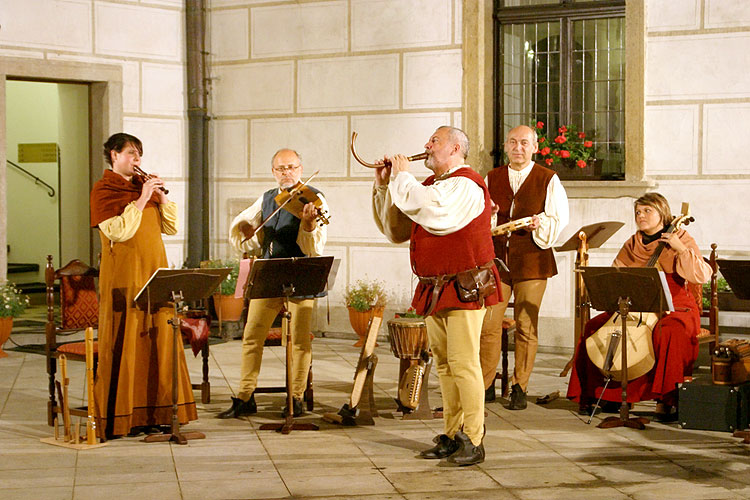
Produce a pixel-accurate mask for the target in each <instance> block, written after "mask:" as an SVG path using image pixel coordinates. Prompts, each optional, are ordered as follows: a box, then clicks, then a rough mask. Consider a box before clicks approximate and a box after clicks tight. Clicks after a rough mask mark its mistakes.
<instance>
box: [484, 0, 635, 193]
mask: <svg viewBox="0 0 750 500" xmlns="http://www.w3.org/2000/svg"><path fill="white" fill-rule="evenodd" d="M502 3H503V0H495V2H494V8H493V16H492V17H493V21H492V34H493V61H492V64H493V74H494V78H493V89H492V99H493V101H492V102H493V110H494V117H493V118H494V123H495V127H494V130H493V132H494V136H493V140H494V144H495V147H494V148H493V150H492V152H491V153H490V154H491V156H492V161H493V163H494V164H497V163H500V162H502V159H503V147H502V145H503V141H504V129H505V121H504V116H505V110H504V102H503V99H502V97H501V93H502V89H503V81H504V76H505V75H504V72H503V69H504V65H503V61H502V60H501V58H502V53H503V50H502V49H503V45H502V44H503V37H502V27H503V25H507V24H525V23H543V22H559V23H560V89H559V92H560V111H559V112H560V120H561V123H570V103H571V101H572V94H571V91H572V85H564V83H565V82H567V83H570V82H571V81H572V61H573V57H574V54H573V51H572V50H571V46H572V36H573V23H574V22H575V21H582V20H595V19H606V18H615V17H616V18H622V19H623V21H624V22H625V23H626V24H627V16H626V9H625V0H606V1H599V2H576V3H573V2H571V1H570V0H560V3H558V4H555V5H534V6H526V7H523V6H521V7H516V6H514V7H504V6H502ZM625 32H626V38H625V41H626V60H627V40H628V35H627V27H626V28H625ZM627 75H628V69H627V63H626V71H625V82H627ZM627 109H628V103H627V98H626V99H625V100H624V108H623V112H624V116H625V118H626V120H625V122H626V124H627V116H628V112H627ZM626 127H627V125H626ZM626 137H627V132H626V133H625V136H624V137H623V143H624V144H625V143H626V142H627V141H626ZM622 171H623V174H624V179H628V168H627V159H624V160H623V165H622ZM596 182H603V181H602V180H597V181H596ZM614 182H621V181H614Z"/></svg>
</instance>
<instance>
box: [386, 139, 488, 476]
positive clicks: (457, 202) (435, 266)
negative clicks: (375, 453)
mask: <svg viewBox="0 0 750 500" xmlns="http://www.w3.org/2000/svg"><path fill="white" fill-rule="evenodd" d="M425 150H426V152H427V155H428V156H427V159H426V160H425V166H426V167H427V168H429V169H430V170H432V171H433V172H434V175H431V176H430V177H428V178H427V179H426V180H425V181H424V182H423V183H420V182H419V181H417V179H416V178H415V177H414V175H412V174H411V173H410V172H409V161H408V159H407V157H406V156H404V155H395V156H393V157H392V158H388V157H386V159H385V161H384V162H383V163H384V165H383V166H382V167H379V168H378V169H377V170H376V173H375V187H374V190H373V214H374V216H375V222H376V224H377V226H378V229H380V231H381V232H383V234H385V235H386V237H388V239H389V240H390V241H392V242H394V243H401V242H403V241H407V240H411V245H410V257H411V264H412V269H413V270H414V273H415V274H416V275H417V276H418V277H419V284H418V285H417V289H416V290H415V292H414V298H413V300H412V306H413V307H414V308H415V309H416V311H417V313H418V314H421V315H424V316H425V324H426V326H427V337H428V338H429V341H430V347H431V349H432V354H433V356H434V359H435V363H436V366H437V372H438V375H439V379H440V390H441V393H442V396H443V428H444V433H443V434H440V435H438V436H436V437H435V439H434V440H433V441H434V442H435V443H436V445H435V446H434V447H432V448H429V449H427V450H424V451H423V452H421V453H420V456H421V457H422V458H426V459H442V458H447V459H448V462H450V463H452V464H455V465H473V464H478V463H480V462H483V461H484V445H483V443H482V441H483V437H484V402H483V395H484V385H483V382H482V371H481V367H480V364H479V332H480V328H481V325H482V319H483V317H484V313H485V306H490V305H492V304H496V303H497V302H498V301H499V297H498V292H497V286H496V284H497V283H498V282H499V278H500V277H499V275H498V273H497V269H496V268H495V265H494V262H493V259H494V257H495V255H494V251H493V248H492V239H491V236H490V233H489V231H488V230H487V228H488V227H489V225H490V217H491V213H492V209H491V204H490V196H489V192H488V191H487V186H486V185H485V184H484V181H483V180H482V177H481V176H480V175H479V174H477V173H476V172H475V171H474V170H472V169H471V167H469V166H468V165H466V163H465V162H466V156H467V154H468V152H469V140H468V138H467V137H466V134H465V133H464V132H463V131H462V130H459V129H456V128H453V127H447V126H446V127H440V128H438V129H437V130H436V131H435V133H434V134H432V137H430V140H429V141H427V144H425ZM480 271H484V272H486V275H487V276H488V282H490V283H493V286H492V287H491V288H488V289H485V290H484V291H483V292H482V293H477V294H476V298H474V297H471V296H466V295H464V294H462V293H461V291H460V287H459V286H457V283H458V282H459V280H461V282H462V283H463V280H462V279H461V278H462V277H464V276H467V275H472V272H480ZM473 285H474V283H471V285H470V286H472V287H473ZM472 299H473V300H472Z"/></svg>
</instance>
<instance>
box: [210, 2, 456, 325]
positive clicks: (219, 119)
mask: <svg viewBox="0 0 750 500" xmlns="http://www.w3.org/2000/svg"><path fill="white" fill-rule="evenodd" d="M460 16H461V2H460V1H454V0H366V1H364V0H312V1H305V2H298V1H286V2H284V1H282V2H278V1H274V2H263V1H251V0H213V1H212V2H211V11H210V23H209V29H210V31H211V43H212V47H211V48H210V52H211V62H212V70H211V73H212V74H211V76H212V78H213V80H212V81H213V95H212V114H213V116H214V118H215V119H214V120H213V123H212V130H213V131H214V132H215V136H214V138H213V142H212V151H211V157H212V168H213V172H214V173H213V179H214V182H213V186H212V199H213V212H212V214H211V215H212V220H214V221H215V223H213V224H212V232H211V239H212V241H211V248H212V251H213V252H214V253H215V254H216V256H223V255H229V254H232V253H233V251H232V250H231V249H230V248H228V246H227V241H226V240H227V230H228V225H229V222H230V221H231V218H232V217H233V216H234V215H236V213H232V211H234V212H237V211H239V210H240V209H241V208H244V207H245V206H247V205H246V204H249V203H251V202H252V201H253V200H254V199H255V198H256V197H257V196H259V195H260V194H262V193H263V192H264V191H266V190H267V189H269V188H271V187H272V186H273V185H274V180H273V177H272V176H271V172H270V161H271V156H272V155H273V153H274V152H275V151H276V150H278V149H279V148H282V147H291V148H293V149H296V150H297V151H299V152H300V153H301V154H302V163H303V165H304V174H303V175H304V176H305V177H306V176H309V175H311V174H312V173H313V172H314V171H317V170H319V171H320V173H319V174H318V176H317V178H316V179H315V180H314V181H313V183H312V184H313V185H315V186H316V187H318V188H320V189H322V191H323V192H324V193H325V196H326V199H327V201H328V203H329V205H330V208H331V213H332V215H333V218H332V220H331V224H330V226H329V228H328V245H327V249H326V253H330V254H332V255H335V256H336V257H338V258H341V259H342V265H341V270H340V271H339V277H338V279H337V283H336V287H335V288H334V290H333V291H332V292H331V296H330V306H331V313H332V320H331V324H330V325H328V324H326V322H325V316H326V315H325V313H324V312H323V313H320V314H317V329H318V330H324V331H325V330H327V331H338V332H343V331H350V327H349V326H348V319H347V316H346V310H345V309H344V308H343V303H342V301H341V299H342V294H343V291H344V290H345V287H346V284H347V283H351V282H352V281H355V280H356V279H357V278H360V277H364V276H365V275H368V277H370V278H377V279H380V280H382V281H383V282H385V283H386V286H387V287H388V288H389V289H390V290H392V291H393V295H394V307H393V308H395V307H396V306H398V307H406V306H407V302H408V300H409V299H408V296H409V295H410V293H411V290H412V274H411V270H410V267H409V259H408V248H407V246H406V245H392V244H390V243H389V242H388V241H387V240H386V239H385V238H384V237H383V236H382V235H381V234H380V233H379V232H378V230H377V228H376V226H375V223H374V222H373V220H372V216H371V213H370V211H371V206H370V203H371V201H370V199H371V192H372V180H371V179H372V175H373V172H372V170H370V169H367V168H365V167H362V166H361V165H359V164H358V163H356V162H355V161H352V158H351V154H350V153H349V142H350V137H351V134H352V131H357V132H358V133H359V134H360V136H359V139H358V141H357V147H358V150H359V153H360V155H361V156H362V157H364V158H366V159H368V160H370V161H374V160H375V159H377V158H382V156H383V155H384V154H393V153H397V152H401V153H406V154H408V155H413V154H417V153H420V152H422V151H423V146H424V144H425V142H426V141H427V139H428V138H429V135H430V134H431V133H432V132H433V131H434V130H435V128H436V127H438V126H439V125H443V124H450V125H455V124H458V123H460V111H461V105H462V102H461V79H462V74H463V69H462V67H461V40H460V34H461V17H460ZM237 141H243V142H244V144H237ZM413 168H414V171H415V173H416V174H417V175H418V176H419V177H421V178H424V177H426V176H427V174H428V171H427V170H426V169H425V168H424V167H423V166H421V165H418V164H416V163H415V164H413ZM320 307H325V302H322V301H321V304H320ZM393 308H389V311H392V310H393Z"/></svg>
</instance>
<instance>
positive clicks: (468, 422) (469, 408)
mask: <svg viewBox="0 0 750 500" xmlns="http://www.w3.org/2000/svg"><path fill="white" fill-rule="evenodd" d="M484 313H485V309H484V308H482V309H478V310H468V309H443V310H442V311H439V312H437V313H435V314H434V315H432V316H428V317H427V318H425V324H426V325H427V338H428V339H429V341H430V348H431V349H432V356H433V359H434V360H435V363H436V365H437V372H438V377H439V379H440V391H441V392H442V395H443V426H444V429H445V430H444V432H445V434H446V435H447V436H448V437H450V438H453V436H454V435H455V434H456V432H458V431H459V430H461V427H462V426H463V430H464V433H465V434H466V435H467V436H469V439H471V442H472V443H474V444H475V445H479V444H480V443H481V442H482V436H483V434H484V386H483V383H482V368H481V366H480V364H479V332H480V331H481V327H482V319H483V318H484Z"/></svg>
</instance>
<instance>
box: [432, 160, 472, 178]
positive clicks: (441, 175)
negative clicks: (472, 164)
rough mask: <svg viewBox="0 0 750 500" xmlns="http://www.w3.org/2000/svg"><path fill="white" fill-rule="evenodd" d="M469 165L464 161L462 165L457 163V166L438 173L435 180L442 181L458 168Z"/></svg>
mask: <svg viewBox="0 0 750 500" xmlns="http://www.w3.org/2000/svg"><path fill="white" fill-rule="evenodd" d="M468 166H469V165H467V164H466V163H462V164H461V165H456V166H455V167H451V168H449V169H448V170H446V171H445V172H443V173H442V174H440V175H436V176H435V181H436V182H437V181H442V180H443V179H447V178H448V177H450V176H451V174H452V173H453V172H455V171H456V170H458V169H460V168H464V167H468Z"/></svg>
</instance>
